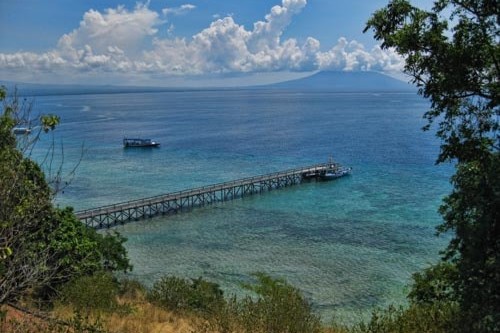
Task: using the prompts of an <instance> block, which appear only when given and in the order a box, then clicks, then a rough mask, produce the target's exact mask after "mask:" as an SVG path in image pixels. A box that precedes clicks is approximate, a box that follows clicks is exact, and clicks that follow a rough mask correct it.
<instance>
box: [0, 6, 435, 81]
mask: <svg viewBox="0 0 500 333" xmlns="http://www.w3.org/2000/svg"><path fill="white" fill-rule="evenodd" d="M431 2H432V1H430V0H419V1H413V3H414V4H415V5H417V6H420V7H427V8H428V7H429V6H430V5H431ZM386 4H387V1H383V0H163V1H157V0H150V1H144V2H140V1H139V2H138V1H135V0H134V1H129V0H101V1H98V0H71V1H68V0H15V1H14V0H0V79H3V80H11V81H23V82H36V83H93V84H95V83H100V84H127V85H132V84H134V85H159V86H171V85H197V84H201V85H210V84H214V85H224V83H225V84H226V85H231V84H241V82H243V84H244V83H245V82H248V83H253V82H254V81H262V82H265V81H276V80H280V79H286V78H289V77H294V76H300V75H305V74H307V73H311V72H313V71H317V70H351V71H356V70H375V71H380V72H386V73H389V74H395V73H397V72H398V71H399V70H400V69H401V67H402V63H403V62H402V59H401V58H400V57H399V56H398V55H397V54H395V53H394V52H391V51H390V50H389V51H388V50H381V49H380V48H379V46H378V45H377V43H376V42H375V41H374V40H373V38H372V36H371V34H370V33H367V34H363V33H362V30H363V28H364V24H365V22H366V21H367V19H368V18H369V16H370V14H371V13H373V11H374V10H376V9H377V8H381V7H382V6H384V5H386ZM238 82H239V83H238Z"/></svg>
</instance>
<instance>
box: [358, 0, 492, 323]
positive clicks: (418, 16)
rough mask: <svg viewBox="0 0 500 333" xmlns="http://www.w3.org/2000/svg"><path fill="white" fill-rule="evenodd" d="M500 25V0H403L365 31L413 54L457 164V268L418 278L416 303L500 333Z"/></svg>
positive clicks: (450, 257)
mask: <svg viewBox="0 0 500 333" xmlns="http://www.w3.org/2000/svg"><path fill="white" fill-rule="evenodd" d="M499 22H500V6H499V4H498V0H436V1H435V2H434V7H433V8H432V10H431V11H424V10H422V9H419V8H417V7H414V6H412V5H411V4H410V2H408V1H406V0H393V1H391V2H390V3H389V4H388V5H387V6H386V7H385V8H382V9H380V10H378V11H377V12H375V13H374V14H373V16H372V17H371V19H370V20H369V21H368V23H367V26H366V28H365V31H367V30H369V29H372V30H373V32H374V36H375V38H376V39H377V40H380V41H382V47H383V48H394V49H395V50H396V51H397V52H398V53H399V54H401V55H403V56H404V57H405V59H406V63H405V67H404V72H405V73H406V74H407V75H408V76H409V77H410V79H411V81H412V82H413V83H414V84H416V85H417V86H418V87H419V93H420V94H421V95H422V96H424V97H425V98H428V99H429V100H430V102H431V107H430V110H429V111H427V112H426V113H425V115H424V117H425V118H426V119H427V120H428V124H427V126H425V128H424V129H425V130H429V129H430V128H431V127H432V126H434V124H435V123H437V129H436V134H437V136H438V137H439V138H440V139H441V150H440V153H439V156H438V158H437V162H438V163H442V162H446V161H451V162H455V163H456V173H455V175H454V176H453V177H452V179H451V182H452V184H453V191H452V193H451V194H450V195H449V196H448V197H447V198H445V199H444V203H443V205H442V206H441V208H440V212H441V214H442V216H443V218H444V223H443V224H442V225H441V226H440V227H439V228H438V231H439V232H452V233H453V238H452V240H451V242H450V243H449V245H448V248H447V249H446V252H444V257H443V260H444V261H446V262H449V263H451V264H452V265H454V266H455V268H450V267H449V266H437V267H436V268H434V269H431V270H429V271H427V272H426V273H425V274H423V275H417V276H416V285H415V286H414V290H413V291H412V297H413V298H414V300H415V299H417V300H418V301H425V300H427V301H437V300H438V299H439V300H443V299H446V300H448V301H449V300H450V299H452V300H453V301H454V302H458V304H459V306H460V314H459V317H460V318H459V319H460V321H461V325H460V328H461V330H463V331H464V332H500V311H498V309H500V236H499V235H500V156H499V149H500V135H499V126H500V125H499V122H498V119H499V117H500V107H499V100H500V97H499V92H500V85H499V81H498V78H499V58H500V47H499V44H498V42H499V40H500V30H499ZM445 267H448V268H447V269H446V270H443V268H445ZM451 272H453V273H452V274H450V273H451ZM425 280H427V282H426V281H425ZM443 283H444V284H447V285H446V286H445V285H443Z"/></svg>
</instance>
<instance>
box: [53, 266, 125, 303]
mask: <svg viewBox="0 0 500 333" xmlns="http://www.w3.org/2000/svg"><path fill="white" fill-rule="evenodd" d="M118 291H119V285H118V282H117V281H116V279H114V278H113V276H112V275H111V274H110V273H106V272H98V273H96V274H94V275H90V276H82V277H79V278H76V279H75V280H72V281H70V282H68V283H67V284H66V285H64V287H63V288H62V290H61V296H60V301H61V302H62V303H63V304H68V305H72V306H74V307H75V309H77V310H84V311H90V310H97V311H103V312H110V311H115V310H117V309H118V302H117V299H116V297H117V295H118Z"/></svg>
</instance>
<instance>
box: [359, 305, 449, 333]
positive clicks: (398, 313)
mask: <svg viewBox="0 0 500 333" xmlns="http://www.w3.org/2000/svg"><path fill="white" fill-rule="evenodd" d="M457 313H458V307H457V305H456V304H455V303H451V302H435V303H432V304H428V303H419V304H412V305H410V307H409V308H402V307H399V308H396V307H394V306H390V307H388V308H387V309H385V310H377V311H374V312H373V313H372V317H371V319H370V321H369V322H368V323H362V324H359V325H358V326H357V327H355V328H353V330H352V332H353V333H420V332H426V333H445V332H457V327H456V322H457V321H456V319H457Z"/></svg>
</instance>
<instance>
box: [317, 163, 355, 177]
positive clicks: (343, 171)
mask: <svg viewBox="0 0 500 333" xmlns="http://www.w3.org/2000/svg"><path fill="white" fill-rule="evenodd" d="M351 171H352V168H346V167H342V166H339V165H335V166H334V167H333V168H331V167H330V168H328V169H326V170H325V171H324V172H323V173H321V174H320V176H319V177H320V178H321V179H322V180H332V179H336V178H340V177H344V176H347V175H350V174H351Z"/></svg>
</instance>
